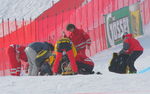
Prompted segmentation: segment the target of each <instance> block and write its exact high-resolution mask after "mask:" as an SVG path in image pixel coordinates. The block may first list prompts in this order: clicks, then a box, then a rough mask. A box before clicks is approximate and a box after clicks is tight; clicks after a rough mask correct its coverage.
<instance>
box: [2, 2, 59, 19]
mask: <svg viewBox="0 0 150 94" xmlns="http://www.w3.org/2000/svg"><path fill="white" fill-rule="evenodd" d="M52 1H54V4H55V3H56V2H58V1H59V0H0V19H1V18H4V19H7V18H10V19H14V18H17V19H22V18H25V19H29V18H30V17H31V18H32V19H34V18H36V17H38V16H39V15H40V14H41V13H42V12H44V11H45V10H47V9H48V8H50V7H51V6H52ZM6 7H7V8H6Z"/></svg>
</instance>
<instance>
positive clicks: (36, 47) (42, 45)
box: [28, 42, 50, 53]
mask: <svg viewBox="0 0 150 94" xmlns="http://www.w3.org/2000/svg"><path fill="white" fill-rule="evenodd" d="M28 47H30V48H32V49H33V50H34V51H36V52H37V53H38V52H40V51H41V50H50V47H49V45H48V44H46V43H44V42H33V43H31V44H29V45H28Z"/></svg>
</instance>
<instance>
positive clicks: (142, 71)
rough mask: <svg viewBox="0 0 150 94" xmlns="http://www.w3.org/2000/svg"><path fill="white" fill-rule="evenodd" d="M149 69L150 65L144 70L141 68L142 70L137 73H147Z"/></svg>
mask: <svg viewBox="0 0 150 94" xmlns="http://www.w3.org/2000/svg"><path fill="white" fill-rule="evenodd" d="M147 71H150V67H148V68H145V69H143V70H140V71H138V72H137V73H140V74H141V73H145V72H147Z"/></svg>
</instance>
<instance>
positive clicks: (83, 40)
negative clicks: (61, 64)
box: [69, 29, 91, 50]
mask: <svg viewBox="0 0 150 94" xmlns="http://www.w3.org/2000/svg"><path fill="white" fill-rule="evenodd" d="M69 38H70V39H71V40H72V42H73V43H74V45H75V47H76V49H77V50H80V49H85V48H86V45H89V46H90V44H91V40H90V37H89V35H88V34H86V33H85V32H84V31H83V30H80V29H75V31H74V32H72V33H71V34H70V35H69Z"/></svg>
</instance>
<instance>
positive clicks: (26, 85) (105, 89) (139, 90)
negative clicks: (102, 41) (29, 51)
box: [0, 24, 150, 94]
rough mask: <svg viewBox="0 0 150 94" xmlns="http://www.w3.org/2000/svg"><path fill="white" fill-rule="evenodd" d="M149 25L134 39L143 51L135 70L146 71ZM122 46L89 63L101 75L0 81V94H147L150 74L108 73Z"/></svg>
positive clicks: (149, 49) (8, 78) (0, 79)
mask: <svg viewBox="0 0 150 94" xmlns="http://www.w3.org/2000/svg"><path fill="white" fill-rule="evenodd" d="M149 30H150V24H149V25H147V26H145V35H144V36H142V37H140V38H138V40H140V42H141V44H142V45H143V47H144V49H145V50H144V53H143V55H142V56H141V57H140V58H139V59H138V60H137V61H136V63H135V65H136V68H137V69H138V70H142V69H144V68H147V67H150V62H149V60H150V44H149V41H150V32H149ZM121 47H122V45H119V46H116V47H113V48H110V49H108V50H105V51H103V52H101V53H98V54H97V55H95V56H93V57H92V59H93V61H94V62H95V69H94V70H95V71H101V72H102V73H103V75H75V76H45V77H29V76H22V77H11V76H7V77H0V94H150V88H149V87H150V80H149V78H150V72H149V71H148V72H145V73H143V74H115V73H111V72H109V71H108V64H109V61H110V59H111V57H112V53H113V52H118V51H119V50H120V49H121Z"/></svg>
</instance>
